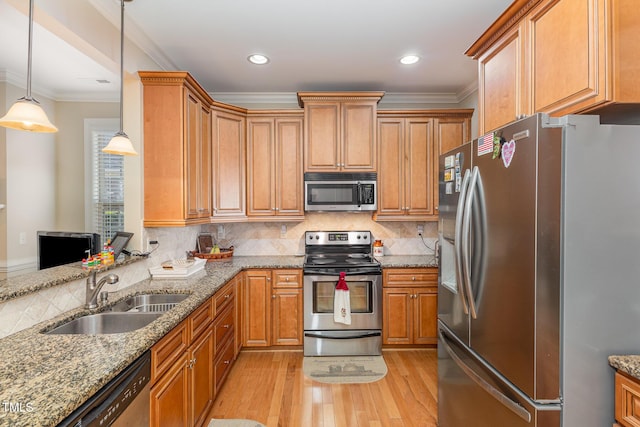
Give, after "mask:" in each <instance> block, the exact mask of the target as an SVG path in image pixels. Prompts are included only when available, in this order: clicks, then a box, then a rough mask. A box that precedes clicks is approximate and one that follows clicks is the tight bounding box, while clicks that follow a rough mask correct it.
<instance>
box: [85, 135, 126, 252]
mask: <svg viewBox="0 0 640 427" xmlns="http://www.w3.org/2000/svg"><path fill="white" fill-rule="evenodd" d="M116 132H117V129H96V128H94V129H92V130H91V131H90V134H91V147H92V149H91V168H90V170H91V177H92V178H91V204H92V209H91V211H92V223H93V230H92V231H93V232H95V233H99V234H100V237H101V239H102V242H101V243H102V244H104V243H106V242H107V240H108V239H110V238H111V237H113V235H114V234H115V232H116V231H124V156H118V155H115V154H106V153H103V152H102V149H103V148H104V147H105V146H106V145H107V144H108V143H109V140H111V138H112V137H113V135H114V134H115V133H116Z"/></svg>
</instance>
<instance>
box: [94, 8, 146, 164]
mask: <svg viewBox="0 0 640 427" xmlns="http://www.w3.org/2000/svg"><path fill="white" fill-rule="evenodd" d="M127 1H132V0H127ZM124 2H125V0H120V130H119V131H118V132H117V133H116V134H115V135H114V136H113V138H111V141H109V143H108V144H107V146H106V147H104V148H103V149H102V152H103V153H107V154H120V155H122V156H137V155H138V153H137V152H136V150H135V149H134V148H133V144H131V140H130V139H129V137H128V136H127V134H126V133H124V130H122V121H123V120H122V117H123V114H122V106H123V96H122V93H123V91H122V88H123V86H124Z"/></svg>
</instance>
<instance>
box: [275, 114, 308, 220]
mask: <svg viewBox="0 0 640 427" xmlns="http://www.w3.org/2000/svg"><path fill="white" fill-rule="evenodd" d="M302 127H303V125H302V118H287V119H276V121H275V130H276V144H277V150H276V155H277V158H276V161H275V171H276V187H275V199H276V203H275V207H276V214H277V215H278V216H286V215H298V216H301V215H304V203H303V200H304V189H303V177H302V158H303V154H302Z"/></svg>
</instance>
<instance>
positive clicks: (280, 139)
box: [247, 111, 304, 221]
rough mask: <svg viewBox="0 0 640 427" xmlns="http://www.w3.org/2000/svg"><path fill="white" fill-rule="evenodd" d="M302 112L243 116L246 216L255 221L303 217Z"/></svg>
mask: <svg viewBox="0 0 640 427" xmlns="http://www.w3.org/2000/svg"><path fill="white" fill-rule="evenodd" d="M302 122H303V117H302V111H295V112H284V111H283V112H275V111H268V112H262V113H260V112H258V111H252V112H251V113H250V114H249V117H248V118H247V215H248V217H249V219H250V220H251V219H255V220H259V221H268V220H277V221H285V220H295V221H302V220H303V219H304V189H303V178H302V159H303V155H302V129H303V125H302Z"/></svg>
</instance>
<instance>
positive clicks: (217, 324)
mask: <svg viewBox="0 0 640 427" xmlns="http://www.w3.org/2000/svg"><path fill="white" fill-rule="evenodd" d="M234 323H235V310H234V307H233V304H231V305H230V306H229V307H228V308H227V309H226V310H225V311H223V312H222V313H220V314H219V315H218V316H216V320H215V321H214V323H213V334H214V337H213V346H214V348H215V354H218V353H219V352H220V350H221V349H222V347H223V346H224V344H225V342H226V340H227V339H228V338H229V336H230V335H233V331H234V327H233V326H234Z"/></svg>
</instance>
